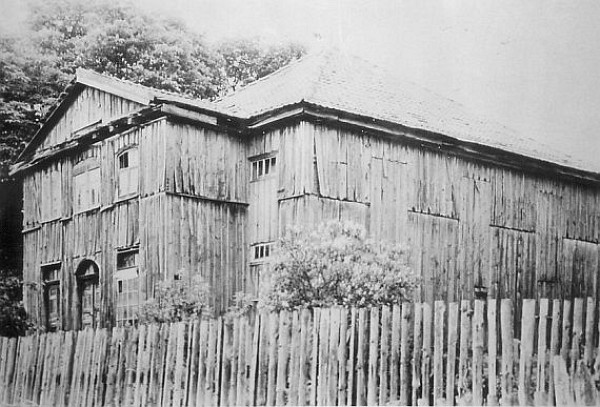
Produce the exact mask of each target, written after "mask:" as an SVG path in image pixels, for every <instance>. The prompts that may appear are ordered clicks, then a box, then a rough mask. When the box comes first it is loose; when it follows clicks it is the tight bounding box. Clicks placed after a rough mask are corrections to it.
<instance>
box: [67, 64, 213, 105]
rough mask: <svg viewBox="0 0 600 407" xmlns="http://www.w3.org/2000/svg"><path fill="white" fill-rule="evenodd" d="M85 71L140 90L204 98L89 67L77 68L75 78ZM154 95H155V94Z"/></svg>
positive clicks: (84, 73)
mask: <svg viewBox="0 0 600 407" xmlns="http://www.w3.org/2000/svg"><path fill="white" fill-rule="evenodd" d="M82 73H83V75H84V76H85V75H90V76H96V77H100V78H102V79H108V80H110V81H112V82H115V83H118V84H122V85H124V86H127V87H136V88H139V89H140V90H144V91H148V92H150V93H158V94H162V95H166V96H176V97H180V98H184V99H189V100H190V101H196V100H204V99H202V98H195V97H192V96H188V95H186V94H184V93H178V92H174V91H169V90H165V89H158V88H155V87H152V86H148V85H143V84H141V83H138V82H134V81H132V80H129V79H122V78H118V77H116V76H113V75H110V74H107V73H101V72H97V71H95V70H93V69H88V68H77V70H76V73H75V80H76V81H78V80H79V77H80V75H81V74H82ZM153 96H154V95H153Z"/></svg>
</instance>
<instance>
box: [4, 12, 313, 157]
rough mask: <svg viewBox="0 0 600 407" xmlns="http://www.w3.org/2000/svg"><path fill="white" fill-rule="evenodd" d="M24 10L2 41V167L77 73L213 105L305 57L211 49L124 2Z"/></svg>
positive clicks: (254, 46) (254, 44) (230, 46)
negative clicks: (19, 29) (18, 25)
mask: <svg viewBox="0 0 600 407" xmlns="http://www.w3.org/2000/svg"><path fill="white" fill-rule="evenodd" d="M29 7H30V18H28V22H29V24H28V26H27V27H26V31H25V33H24V34H22V33H20V34H19V36H15V37H0V165H2V164H8V163H10V162H11V161H12V160H14V158H16V156H17V155H18V153H19V152H20V151H21V150H22V148H23V147H24V146H25V145H26V143H27V142H28V141H29V140H30V139H31V136H32V135H33V133H35V131H36V130H37V129H38V128H39V125H40V123H41V121H42V119H43V117H44V116H45V114H46V113H47V112H48V110H49V109H50V107H51V106H52V104H53V103H54V101H55V100H56V97H57V96H58V95H59V94H60V92H61V90H62V89H64V87H65V85H66V84H67V83H68V81H69V80H71V78H72V76H73V74H74V73H75V69H76V68H77V67H83V68H87V69H92V70H94V71H97V72H100V73H104V74H108V75H112V76H115V77H117V78H120V79H126V80H129V81H132V82H135V83H139V84H142V85H146V86H151V87H154V88H158V89H163V90H167V91H172V92H176V93H180V94H184V95H187V96H191V97H194V98H203V99H212V98H216V97H217V96H219V95H222V94H224V93H225V92H227V91H228V90H229V89H230V88H231V87H233V88H235V87H236V86H237V85H238V84H246V83H248V82H249V81H252V80H256V79H258V78H260V77H262V76H264V75H267V74H269V73H271V72H273V71H274V70H276V69H278V68H280V67H281V66H283V65H285V64H287V63H289V62H290V61H291V60H293V59H295V58H297V57H299V56H301V55H302V54H303V53H304V48H302V47H301V46H299V45H297V44H290V45H281V46H271V47H265V46H263V45H262V44H260V43H259V42H258V41H249V42H248V41H243V40H235V41H231V42H228V43H227V44H225V45H222V46H220V47H218V48H216V49H214V48H212V47H210V46H209V45H208V44H207V43H206V42H205V41H204V39H203V37H202V36H201V35H199V34H197V33H195V32H193V31H190V30H189V29H188V28H187V27H186V26H185V25H184V24H182V23H181V22H178V21H174V20H172V19H165V18H161V17H156V16H154V15H150V14H147V13H144V12H143V11H142V10H139V9H137V8H136V7H134V6H133V5H131V4H130V3H127V2H115V1H110V0H101V1H96V2H92V1H87V2H86V1H83V0H46V1H42V0H32V1H31V2H30V3H29ZM238 48H239V49H238Z"/></svg>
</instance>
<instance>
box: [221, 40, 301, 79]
mask: <svg viewBox="0 0 600 407" xmlns="http://www.w3.org/2000/svg"><path fill="white" fill-rule="evenodd" d="M218 52H219V54H221V55H222V57H223V59H224V68H225V77H226V80H227V83H228V86H229V88H230V90H231V91H235V90H237V89H238V88H239V87H240V86H244V85H247V84H249V83H251V82H253V81H255V80H257V79H260V78H262V77H264V76H267V75H269V74H270V73H272V72H275V71H276V70H277V69H279V68H281V67H282V66H284V65H287V64H289V63H290V62H291V61H293V60H296V59H299V58H301V57H302V56H303V55H304V54H305V53H306V48H305V47H304V46H303V45H302V44H297V43H291V44H278V45H271V46H270V47H261V45H260V42H259V41H258V40H257V39H234V40H227V41H224V42H222V43H221V44H220V45H219V47H218Z"/></svg>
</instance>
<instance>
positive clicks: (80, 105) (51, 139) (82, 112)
mask: <svg viewBox="0 0 600 407" xmlns="http://www.w3.org/2000/svg"><path fill="white" fill-rule="evenodd" d="M141 107H142V105H141V104H139V103H136V102H132V101H129V100H125V99H123V98H120V97H118V96H115V95H112V94H110V93H107V92H104V91H101V90H99V89H94V88H91V87H87V86H86V87H84V88H82V89H81V91H80V92H79V94H78V95H77V96H76V97H75V99H74V101H73V102H72V104H71V105H70V106H69V108H68V109H66V110H65V112H64V114H63V116H62V117H61V118H60V119H59V121H58V122H57V123H56V125H55V126H54V127H53V128H52V130H51V131H50V132H49V134H48V135H47V137H46V138H45V139H44V141H43V142H42V143H41V145H40V146H39V147H38V149H37V150H38V151H39V150H43V149H45V148H48V147H52V146H54V145H56V144H59V143H62V142H65V141H67V140H69V139H70V138H71V137H72V134H73V132H74V131H76V130H79V129H80V128H82V127H85V126H89V125H90V124H92V123H95V122H97V121H99V120H100V119H102V121H103V122H104V123H106V122H108V121H110V120H111V119H113V118H116V117H119V116H123V115H126V114H127V113H131V112H133V111H135V110H137V109H140V108H141Z"/></svg>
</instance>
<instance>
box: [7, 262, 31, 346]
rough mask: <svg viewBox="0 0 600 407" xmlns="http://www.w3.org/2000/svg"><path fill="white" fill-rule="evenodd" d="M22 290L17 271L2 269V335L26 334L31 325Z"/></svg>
mask: <svg viewBox="0 0 600 407" xmlns="http://www.w3.org/2000/svg"><path fill="white" fill-rule="evenodd" d="M21 292H22V291H21V281H20V278H19V277H18V275H17V273H16V272H15V271H8V270H0V336H11V337H13V336H21V335H25V333H26V331H27V329H29V328H30V327H31V325H30V323H29V322H28V321H27V314H26V312H25V308H23V303H22V301H21V300H22V295H21Z"/></svg>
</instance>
